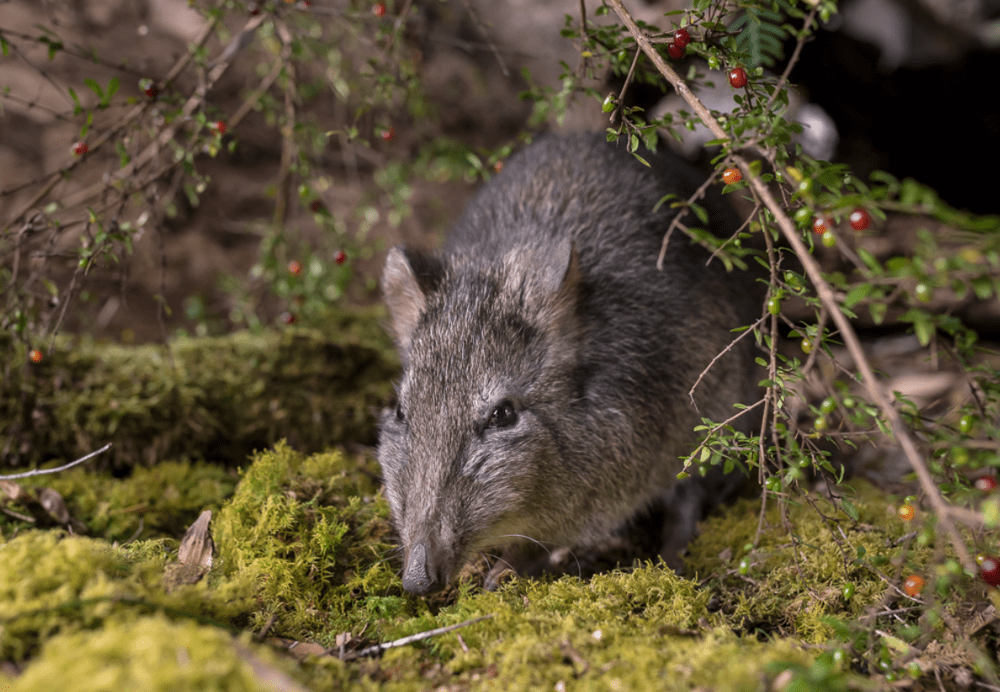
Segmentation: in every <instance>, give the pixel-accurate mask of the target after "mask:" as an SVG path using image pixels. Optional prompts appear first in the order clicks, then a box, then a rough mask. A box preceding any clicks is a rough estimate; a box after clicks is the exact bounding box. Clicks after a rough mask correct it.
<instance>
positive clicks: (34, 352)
mask: <svg viewBox="0 0 1000 692" xmlns="http://www.w3.org/2000/svg"><path fill="white" fill-rule="evenodd" d="M28 357H29V358H31V362H32V363H41V362H42V358H44V357H45V354H43V353H42V352H41V351H39V350H38V349H37V348H33V349H31V353H29V354H28Z"/></svg>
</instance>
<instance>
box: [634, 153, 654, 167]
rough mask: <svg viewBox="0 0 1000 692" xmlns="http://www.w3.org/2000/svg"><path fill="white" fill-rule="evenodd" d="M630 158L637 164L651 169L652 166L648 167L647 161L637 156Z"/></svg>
mask: <svg viewBox="0 0 1000 692" xmlns="http://www.w3.org/2000/svg"><path fill="white" fill-rule="evenodd" d="M632 156H634V157H635V160H636V161H638V162H639V163H641V164H642V165H643V166H645V167H646V168H652V166H650V165H649V161H647V160H646V159H644V158H642V157H641V156H639V155H638V154H632Z"/></svg>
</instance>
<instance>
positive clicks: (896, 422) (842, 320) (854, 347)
mask: <svg viewBox="0 0 1000 692" xmlns="http://www.w3.org/2000/svg"><path fill="white" fill-rule="evenodd" d="M608 2H609V3H610V5H611V7H612V9H614V11H615V13H616V14H617V15H618V17H619V18H620V19H621V20H622V22H624V23H625V25H626V26H627V27H628V30H629V33H630V34H632V36H633V38H635V41H636V43H637V44H639V46H640V47H641V48H642V50H643V52H644V53H646V55H648V56H649V59H650V60H652V62H653V64H654V65H655V66H656V68H657V70H659V72H660V74H662V75H663V76H664V77H665V78H666V79H667V81H669V82H670V83H671V84H672V85H673V86H674V88H675V89H676V90H677V93H678V94H680V95H681V97H682V98H683V99H684V100H685V101H687V102H688V105H690V106H691V108H692V109H693V110H694V112H695V113H696V114H697V115H698V117H700V118H701V121H702V123H704V125H705V127H707V128H708V129H709V130H710V131H711V132H712V134H714V135H715V137H716V138H717V139H721V140H724V141H730V140H731V138H730V137H729V135H727V134H726V132H725V131H724V130H723V129H722V127H720V126H719V123H718V122H716V120H715V119H714V118H713V117H712V114H711V113H710V112H709V110H708V109H707V108H706V107H705V106H704V104H702V103H701V101H699V100H698V98H697V97H696V96H695V95H694V93H693V92H692V91H691V89H690V88H689V87H688V86H687V85H686V84H685V83H684V80H683V79H681V77H680V75H678V74H677V73H676V72H675V71H674V70H673V69H672V68H671V67H670V66H669V65H668V64H667V63H666V61H664V60H663V58H662V57H661V56H660V54H659V53H657V52H656V49H655V48H654V47H653V45H652V43H650V41H649V39H648V38H647V37H646V36H645V35H644V34H643V33H642V32H641V31H640V30H639V27H638V25H636V23H635V20H634V19H632V16H631V15H630V14H629V13H628V10H626V9H625V6H624V5H623V4H622V1H621V0H608ZM733 160H734V161H735V162H736V165H737V166H739V168H740V170H741V171H742V172H743V178H744V179H745V180H747V182H748V184H749V185H750V187H751V189H752V190H753V191H754V193H756V194H757V195H758V197H759V198H760V199H761V201H763V202H764V205H765V206H766V207H767V208H768V210H769V211H770V212H771V213H772V214H773V215H774V220H775V223H776V224H777V225H778V228H779V229H780V230H781V234H782V235H783V236H784V237H785V240H786V241H788V243H789V245H791V246H792V251H793V252H795V254H796V256H798V258H799V260H800V261H801V262H802V267H803V269H805V272H806V275H807V276H808V277H809V280H810V281H811V282H812V284H813V286H815V288H816V293H817V295H818V296H819V299H820V301H821V302H822V303H823V305H825V306H826V308H827V309H828V310H829V312H830V316H831V317H832V318H833V321H834V323H835V324H836V325H837V329H838V330H839V331H840V334H841V337H842V338H843V339H844V345H845V346H846V347H847V350H848V352H849V353H850V354H851V357H852V358H854V363H855V365H856V367H857V368H858V370H859V371H860V372H861V377H862V380H863V381H864V383H865V388H866V389H867V390H868V395H869V396H870V397H871V400H872V401H873V402H875V404H876V405H877V406H878V407H879V409H881V411H882V414H883V415H884V416H885V417H886V419H887V420H888V421H889V425H890V427H891V429H892V433H893V436H895V438H896V440H897V441H898V442H899V446H900V448H901V449H902V450H903V453H904V454H905V455H906V458H907V461H909V462H910V466H911V467H912V468H913V470H914V471H915V472H916V474H917V478H918V479H919V481H920V486H921V488H923V490H924V492H925V493H926V494H927V497H928V499H929V500H930V503H931V506H932V507H933V508H934V511H935V514H937V517H938V520H939V521H940V522H941V526H942V527H943V529H944V531H945V533H946V534H947V535H948V537H949V539H950V540H951V544H952V547H954V549H955V553H956V554H957V555H958V558H959V560H960V561H961V562H962V566H963V567H964V568H965V569H966V570H967V571H968V572H969V573H971V574H974V573H975V571H976V564H975V562H973V560H972V556H971V555H970V554H969V551H968V549H967V548H966V546H965V543H964V541H962V537H961V535H960V534H959V533H958V530H957V529H956V528H955V524H954V522H953V521H952V519H951V514H950V512H949V506H948V504H947V503H946V502H945V501H944V498H943V497H942V496H941V493H940V492H939V491H938V489H937V486H936V485H935V483H934V479H933V478H932V477H931V474H930V471H928V470H927V465H926V464H925V463H924V460H923V458H922V457H921V455H920V452H919V451H918V450H917V446H916V443H915V442H914V441H913V437H912V435H910V432H909V431H908V430H907V428H906V425H905V424H904V423H903V419H902V417H901V416H900V415H899V412H898V411H897V410H896V408H895V407H894V406H893V405H892V402H891V401H890V400H889V397H888V396H887V395H886V393H885V391H884V389H883V387H882V385H881V384H880V383H879V382H878V380H877V379H876V378H875V373H874V372H873V371H872V368H871V365H870V364H869V363H868V359H867V357H866V356H865V352H864V350H863V349H862V348H861V342H860V341H859V340H858V336H857V334H855V333H854V328H853V327H851V323H850V321H849V320H848V319H847V316H846V315H844V313H843V312H842V311H841V309H840V306H839V305H838V304H837V300H836V296H835V295H834V292H833V289H832V288H831V287H830V284H829V283H827V281H826V279H824V278H823V274H822V272H821V271H820V267H819V264H818V263H817V262H816V260H815V259H814V258H813V256H812V255H810V254H809V251H808V249H807V248H806V246H805V243H803V242H802V238H801V237H800V236H799V233H798V231H797V230H796V228H795V224H794V223H793V222H792V220H791V219H790V218H789V217H788V214H786V213H785V210H784V209H782V208H781V206H780V205H779V204H778V202H777V200H775V198H774V195H772V194H771V191H770V190H769V189H768V187H767V185H765V184H764V183H763V182H762V181H761V180H760V178H759V177H757V176H755V175H754V174H753V173H752V172H751V171H750V166H749V164H748V162H747V160H746V159H745V158H744V157H742V156H739V155H736V154H734V155H733Z"/></svg>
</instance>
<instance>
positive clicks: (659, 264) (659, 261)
mask: <svg viewBox="0 0 1000 692" xmlns="http://www.w3.org/2000/svg"><path fill="white" fill-rule="evenodd" d="M635 54H636V57H638V56H639V51H636V53H635ZM632 67H633V69H634V68H635V61H634V60H633V61H632ZM631 76H632V72H631V71H630V72H629V77H631ZM624 94H625V91H624V89H623V90H622V95H624ZM618 98H619V100H621V98H622V97H621V96H619V97H618ZM714 182H715V176H714V175H710V176H708V177H707V178H706V179H705V182H703V183H702V184H701V186H700V187H699V188H698V189H697V190H695V191H694V194H693V195H691V196H690V197H688V201H687V204H685V205H684V208H683V209H681V210H680V211H678V212H677V215H676V216H674V218H673V220H671V222H670V226H669V227H668V228H667V232H666V233H664V234H663V244H662V245H660V256H659V257H657V258H656V268H657V269H659V270H660V271H663V258H664V257H666V255H667V245H669V244H670V234H671V233H673V231H674V229H675V228H676V227H677V226H680V225H681V218H682V217H684V216H686V215H687V213H688V212H690V211H691V205H692V204H694V203H695V202H697V201H698V200H699V199H701V197H702V195H704V194H705V191H706V190H708V188H709V186H710V185H711V184H712V183H714Z"/></svg>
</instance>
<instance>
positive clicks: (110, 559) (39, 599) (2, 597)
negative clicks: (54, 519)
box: [0, 531, 130, 660]
mask: <svg viewBox="0 0 1000 692" xmlns="http://www.w3.org/2000/svg"><path fill="white" fill-rule="evenodd" d="M129 571H130V566H129V564H128V562H127V560H126V559H125V557H124V556H122V555H121V554H120V553H117V552H116V551H115V550H114V549H112V548H111V546H109V545H107V544H106V543H103V542H101V541H95V540H91V539H88V538H80V537H72V536H63V535H60V533H59V532H55V531H52V532H29V533H26V534H23V535H21V536H18V537H17V538H15V539H14V540H12V541H10V542H8V543H5V544H3V545H0V658H11V659H14V660H20V659H22V658H24V657H25V656H27V655H28V654H29V653H31V652H32V651H33V650H34V648H35V647H36V646H37V645H38V642H39V641H40V640H42V639H44V638H45V637H47V636H49V635H50V634H52V633H53V632H56V631H60V630H61V631H66V630H67V629H70V630H73V629H76V628H79V627H86V626H88V625H90V624H92V623H93V622H95V621H96V619H99V618H100V617H102V616H104V615H106V614H107V608H99V609H98V611H99V612H97V613H94V612H91V613H87V614H84V613H80V614H79V615H80V616H79V617H72V616H70V617H67V615H66V614H65V612H60V610H61V609H65V608H67V607H68V606H69V607H72V606H73V604H78V603H80V602H81V601H84V600H90V599H110V598H112V597H113V596H115V595H116V594H120V593H121V591H120V588H119V586H118V584H116V580H117V579H120V578H121V577H122V576H123V575H125V574H127V573H128V572H129Z"/></svg>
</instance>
